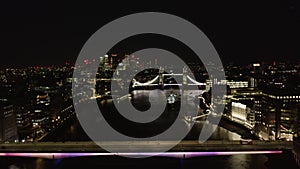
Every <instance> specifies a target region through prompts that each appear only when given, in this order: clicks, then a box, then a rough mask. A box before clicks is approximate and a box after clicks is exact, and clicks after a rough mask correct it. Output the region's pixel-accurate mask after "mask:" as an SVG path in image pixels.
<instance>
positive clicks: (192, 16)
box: [0, 0, 300, 66]
mask: <svg viewBox="0 0 300 169" xmlns="http://www.w3.org/2000/svg"><path fill="white" fill-rule="evenodd" d="M128 2H129V1H127V2H122V3H120V2H110V3H106V4H99V3H87V2H85V3H83V2H81V3H76V4H75V3H74V2H69V3H64V4H52V3H50V2H48V1H43V2H40V1H29V2H28V1H26V2H23V1H20V2H18V1H13V2H4V3H2V5H1V9H0V11H1V12H0V14H1V18H0V19H1V28H0V30H1V55H2V56H1V64H0V66H29V65H51V64H63V63H65V61H66V60H70V61H72V62H74V61H75V60H76V58H77V55H78V53H79V51H80V49H81V47H82V46H83V44H84V43H85V41H86V40H87V39H88V38H89V37H90V36H91V35H92V34H93V33H94V32H95V31H97V30H98V29H99V28H101V26H103V25H104V24H106V23H108V22H110V21H111V20H114V19H117V18H119V17H121V16H124V15H127V14H132V13H136V12H146V11H156V12H165V13H170V14H174V15H177V16H179V17H182V18H184V19H187V20H188V21H190V22H192V23H193V24H195V25H197V26H198V27H199V28H200V29H201V30H202V31H203V32H204V33H205V34H206V35H207V36H208V38H209V39H210V40H211V42H212V43H213V45H214V46H215V48H216V50H217V51H218V53H219V55H220V57H221V59H222V60H223V61H224V62H226V63H228V62H235V63H242V62H243V63H247V62H256V61H272V60H287V61H293V62H294V61H299V56H300V2H299V0H282V1H276V0H272V1H263V2H260V1H247V2H244V1H230V2H227V1H226V2H221V3H220V2H218V1H216V2H215V3H214V2H211V1H210V2H209V3H201V2H200V4H198V3H192V2H189V1H179V2H170V3H164V4H162V3H161V2H162V1H140V3H130V4H128ZM141 43H142V42H141Z"/></svg>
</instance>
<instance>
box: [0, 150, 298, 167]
mask: <svg viewBox="0 0 300 169" xmlns="http://www.w3.org/2000/svg"><path fill="white" fill-rule="evenodd" d="M0 168H1V169H77V168H78V169H84V168H86V169H94V168H97V169H98V168H99V169H102V168H105V169H106V168H122V169H127V168H128V169H129V168H130V169H135V168H137V169H140V168H145V169H156V168H162V169H166V168H170V169H184V168H186V169H196V168H197V169H198V168H207V169H296V168H299V167H297V166H296V164H295V162H294V161H293V159H292V154H291V152H288V151H287V152H285V153H283V154H280V155H260V154H258V155H243V154H241V155H229V156H227V155H226V156H204V157H195V158H189V159H177V158H166V157H150V158H143V159H134V158H125V157H116V156H115V157H100V156H98V157H96V156H95V157H77V158H67V159H58V160H48V159H40V158H38V159H37V158H16V157H13V158H11V157H2V158H0Z"/></svg>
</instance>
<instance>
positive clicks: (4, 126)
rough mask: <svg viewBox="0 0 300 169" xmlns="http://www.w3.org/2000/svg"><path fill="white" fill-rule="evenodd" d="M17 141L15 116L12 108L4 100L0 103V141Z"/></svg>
mask: <svg viewBox="0 0 300 169" xmlns="http://www.w3.org/2000/svg"><path fill="white" fill-rule="evenodd" d="M15 140H18V132H17V124H16V115H15V113H14V111H13V106H12V105H11V104H10V103H9V102H8V101H6V100H1V101H0V141H1V142H2V141H3V142H5V141H15Z"/></svg>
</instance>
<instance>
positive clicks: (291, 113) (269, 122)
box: [262, 89, 300, 141]
mask: <svg viewBox="0 0 300 169" xmlns="http://www.w3.org/2000/svg"><path fill="white" fill-rule="evenodd" d="M299 110H300V93H299V92H296V91H293V92H288V91H284V90H279V89H277V90H276V91H275V90H274V91H272V90H269V91H264V92H263V93H262V125H263V126H264V127H265V128H266V129H267V134H268V137H269V138H266V139H267V140H287V141H292V140H293V135H294V134H295V133H296V131H297V121H298V113H299Z"/></svg>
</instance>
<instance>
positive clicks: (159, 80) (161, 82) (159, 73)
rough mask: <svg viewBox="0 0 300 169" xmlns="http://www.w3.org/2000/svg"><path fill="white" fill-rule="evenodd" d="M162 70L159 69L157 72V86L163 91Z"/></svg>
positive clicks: (161, 68)
mask: <svg viewBox="0 0 300 169" xmlns="http://www.w3.org/2000/svg"><path fill="white" fill-rule="evenodd" d="M163 74H164V68H163V67H161V66H160V67H159V72H158V76H159V79H158V86H159V87H160V88H161V89H163V88H164V76H163Z"/></svg>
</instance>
